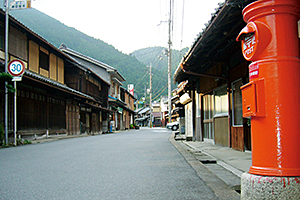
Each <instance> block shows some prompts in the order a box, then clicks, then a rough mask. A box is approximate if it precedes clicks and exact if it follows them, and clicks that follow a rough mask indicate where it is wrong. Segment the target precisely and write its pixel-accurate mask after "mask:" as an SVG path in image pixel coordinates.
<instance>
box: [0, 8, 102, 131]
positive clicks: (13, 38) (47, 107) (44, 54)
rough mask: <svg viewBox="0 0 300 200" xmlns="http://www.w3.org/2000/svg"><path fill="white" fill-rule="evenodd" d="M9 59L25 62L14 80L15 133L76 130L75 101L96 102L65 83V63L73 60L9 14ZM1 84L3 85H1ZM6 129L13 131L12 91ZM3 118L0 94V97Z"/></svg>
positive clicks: (0, 19)
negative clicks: (20, 79) (15, 80)
mask: <svg viewBox="0 0 300 200" xmlns="http://www.w3.org/2000/svg"><path fill="white" fill-rule="evenodd" d="M4 16H5V14H4V12H3V11H2V10H1V11H0V29H1V30H2V31H0V40H1V41H0V64H1V65H2V66H1V67H2V69H1V70H2V71H4V59H5V57H4V26H5V22H4V21H5V20H4V19H5V17H4ZM8 53H9V60H12V59H20V60H22V61H23V62H24V63H25V68H26V70H25V73H24V75H23V78H22V81H19V82H17V91H16V93H17V111H16V113H17V121H16V124H17V134H18V135H21V136H29V135H30V136H31V135H46V136H48V135H49V134H60V133H63V134H66V133H68V134H78V133H80V123H79V109H80V106H79V104H83V103H86V102H89V103H91V102H92V103H91V104H96V103H97V102H98V100H97V99H95V98H94V97H92V96H90V95H88V94H85V93H83V92H80V91H78V90H76V89H74V88H71V87H68V85H66V84H65V77H66V73H65V72H66V71H65V67H66V66H69V65H72V63H74V60H73V59H72V58H70V57H69V56H68V55H66V54H65V53H63V52H61V51H60V50H59V49H57V48H56V47H54V46H53V45H51V44H50V43H49V42H47V41H46V40H45V39H43V38H42V37H41V36H39V35H38V34H36V33H34V32H33V31H32V30H30V29H29V28H27V27H26V26H24V25H23V24H22V23H20V22H19V21H17V20H16V19H14V18H13V17H11V16H10V18H9V52H8ZM2 87H3V86H2ZM8 102H9V103H8V105H9V107H8V108H9V112H8V132H9V134H11V133H12V131H13V125H14V114H13V113H14V111H13V109H14V106H13V94H10V95H9V101H8ZM0 105H1V107H0V112H1V115H0V116H1V122H3V121H4V94H3V93H2V96H1V98H0ZM66 113H67V114H66Z"/></svg>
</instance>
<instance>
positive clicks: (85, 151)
mask: <svg viewBox="0 0 300 200" xmlns="http://www.w3.org/2000/svg"><path fill="white" fill-rule="evenodd" d="M171 133H172V132H171V131H168V130H166V129H161V128H154V129H149V128H142V129H140V130H131V131H125V132H120V133H115V134H107V135H99V136H91V137H83V138H75V139H65V140H59V141H53V142H47V143H38V144H32V145H27V146H20V147H15V148H6V149H0V163H1V168H0V169H1V172H0V173H1V179H0V186H1V187H0V199H114V200H115V199H217V198H216V196H215V194H214V193H213V192H212V191H211V190H210V189H209V188H208V186H206V184H205V183H204V182H203V181H202V180H201V179H200V178H199V176H198V175H197V173H196V172H195V171H194V169H193V168H192V167H191V166H190V165H189V164H188V163H187V162H186V160H185V159H184V157H183V156H182V155H181V154H180V153H179V152H178V151H177V149H176V148H175V147H174V146H173V145H172V144H171V143H170V141H169V137H170V135H171Z"/></svg>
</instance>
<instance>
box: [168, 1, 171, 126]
mask: <svg viewBox="0 0 300 200" xmlns="http://www.w3.org/2000/svg"><path fill="white" fill-rule="evenodd" d="M171 19H172V0H170V15H169V42H168V45H169V49H168V106H169V122H171V110H172V105H171V66H172V63H171V61H172V60H171V58H172V49H171V45H172V41H171V24H172V23H171V22H172V21H171Z"/></svg>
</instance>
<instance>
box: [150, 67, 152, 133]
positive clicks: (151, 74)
mask: <svg viewBox="0 0 300 200" xmlns="http://www.w3.org/2000/svg"><path fill="white" fill-rule="evenodd" d="M151 102H152V63H151V62H150V128H152V103H151Z"/></svg>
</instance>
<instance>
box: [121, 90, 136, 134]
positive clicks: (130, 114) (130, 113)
mask: <svg viewBox="0 0 300 200" xmlns="http://www.w3.org/2000/svg"><path fill="white" fill-rule="evenodd" d="M121 100H122V101H123V102H125V103H126V106H124V109H123V117H122V120H123V122H122V125H123V127H122V129H129V128H130V124H133V123H134V101H135V100H136V98H135V97H134V96H133V95H132V94H130V92H129V91H128V90H126V88H124V87H121Z"/></svg>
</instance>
